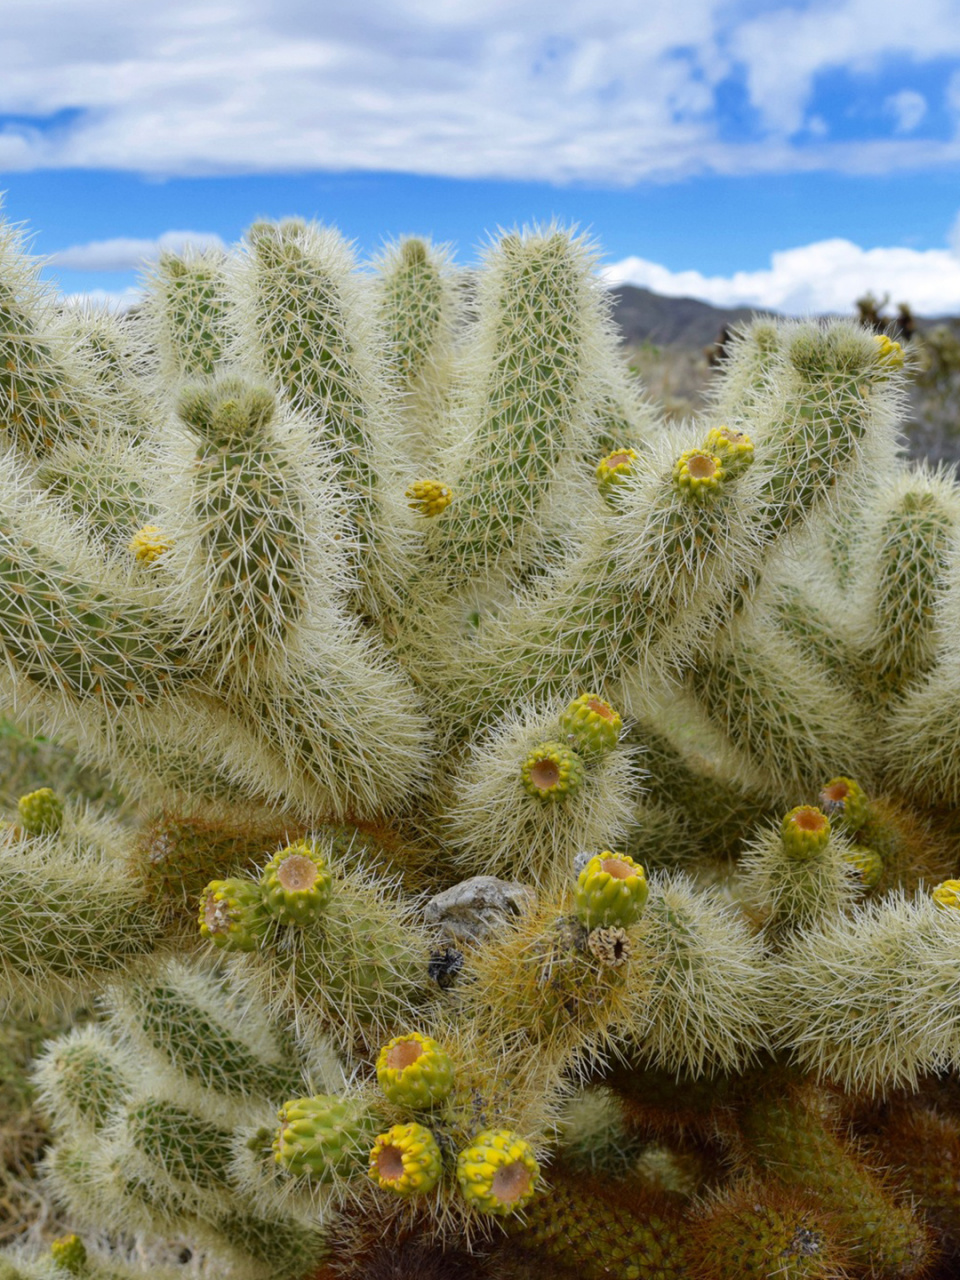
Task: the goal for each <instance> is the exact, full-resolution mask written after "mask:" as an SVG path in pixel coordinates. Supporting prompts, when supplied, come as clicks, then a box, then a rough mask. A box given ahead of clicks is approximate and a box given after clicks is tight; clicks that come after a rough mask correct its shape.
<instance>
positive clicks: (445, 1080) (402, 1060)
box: [377, 1031, 453, 1111]
mask: <svg viewBox="0 0 960 1280" xmlns="http://www.w3.org/2000/svg"><path fill="white" fill-rule="evenodd" d="M377 1080H378V1081H379V1083H380V1088H381V1089H382V1090H383V1093H384V1096H385V1097H386V1099H387V1101H388V1102H392V1103H393V1104H394V1105H395V1106H398V1107H410V1108H411V1109H412V1110H414V1111H420V1110H423V1109H424V1108H426V1107H432V1106H435V1105H436V1103H438V1102H442V1101H443V1099H444V1098H446V1097H447V1095H448V1094H449V1093H450V1091H451V1089H452V1088H453V1061H452V1060H451V1058H450V1055H449V1054H448V1053H447V1051H446V1050H445V1049H444V1048H443V1046H442V1045H440V1044H438V1043H437V1041H436V1040H431V1039H430V1037H429V1036H422V1035H420V1034H419V1032H416V1031H413V1032H411V1033H410V1034H409V1035H405V1036H394V1038H393V1039H392V1040H390V1041H389V1042H388V1043H387V1044H385V1045H384V1046H383V1048H382V1049H381V1050H380V1055H379V1057H378V1058H377Z"/></svg>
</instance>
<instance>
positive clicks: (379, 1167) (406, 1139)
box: [369, 1123, 443, 1196]
mask: <svg viewBox="0 0 960 1280" xmlns="http://www.w3.org/2000/svg"><path fill="white" fill-rule="evenodd" d="M369 1173H370V1177H371V1178H372V1179H373V1181H374V1182H375V1183H376V1184H377V1186H378V1187H382V1188H383V1189H384V1190H387V1191H393V1192H395V1193H396V1194H397V1195H400V1196H413V1195H424V1194H426V1192H428V1191H432V1190H433V1188H434V1187H435V1186H436V1185H437V1183H438V1182H439V1181H440V1178H441V1175H442V1174H443V1156H442V1154H441V1151H440V1147H439V1146H438V1145H437V1140H436V1138H435V1137H434V1136H433V1134H432V1133H431V1132H430V1130H429V1129H426V1128H424V1126H423V1125H422V1124H415V1123H411V1124H395V1125H394V1126H393V1127H392V1128H391V1129H388V1130H387V1132H386V1133H381V1134H379V1135H378V1137H377V1140H376V1142H374V1144H373V1149H372V1150H371V1152H370V1168H369Z"/></svg>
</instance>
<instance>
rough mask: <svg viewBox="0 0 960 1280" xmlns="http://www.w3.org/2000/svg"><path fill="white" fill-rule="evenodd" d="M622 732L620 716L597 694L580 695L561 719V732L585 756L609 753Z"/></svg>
mask: <svg viewBox="0 0 960 1280" xmlns="http://www.w3.org/2000/svg"><path fill="white" fill-rule="evenodd" d="M622 729H623V721H622V720H621V719H620V715H619V713H618V712H617V711H615V710H614V708H613V707H611V705H610V703H609V702H605V701H604V700H603V698H601V697H600V696H599V695H598V694H596V693H584V694H581V696H580V697H579V698H577V699H576V701H574V702H571V704H570V706H569V707H567V708H566V710H565V711H564V712H563V713H562V714H561V716H560V732H561V733H562V734H563V735H564V736H565V737H567V738H569V740H570V745H571V746H572V747H573V749H574V750H575V751H578V752H580V753H581V754H584V755H588V754H590V753H594V754H596V755H601V754H603V753H604V752H607V751H612V750H613V748H614V747H615V746H616V745H617V742H618V741H619V739H620V732H621V730H622Z"/></svg>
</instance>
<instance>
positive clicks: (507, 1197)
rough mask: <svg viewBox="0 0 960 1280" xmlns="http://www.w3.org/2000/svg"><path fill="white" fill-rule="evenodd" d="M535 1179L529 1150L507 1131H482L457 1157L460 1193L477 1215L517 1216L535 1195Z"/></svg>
mask: <svg viewBox="0 0 960 1280" xmlns="http://www.w3.org/2000/svg"><path fill="white" fill-rule="evenodd" d="M539 1178H540V1166H539V1164H538V1163H537V1158H536V1156H535V1154H534V1151H533V1147H531V1145H530V1143H529V1142H527V1141H526V1140H525V1139H523V1138H521V1137H520V1136H519V1135H518V1134H516V1133H513V1132H511V1130H509V1129H484V1130H483V1131H482V1132H481V1133H478V1134H476V1135H475V1136H474V1138H473V1140H472V1141H471V1143H470V1145H469V1147H466V1148H465V1149H464V1150H463V1151H461V1152H460V1154H459V1155H458V1156H457V1182H458V1183H459V1184H460V1191H461V1193H462V1194H463V1198H464V1200H466V1202H467V1204H469V1205H470V1206H471V1207H472V1208H474V1209H478V1210H479V1211H480V1212H481V1213H492V1214H496V1215H498V1216H500V1215H507V1214H511V1213H519V1212H520V1211H521V1209H523V1208H524V1207H525V1206H526V1205H527V1204H529V1202H530V1201H531V1200H532V1199H533V1197H534V1195H535V1194H536V1190H537V1183H538V1181H539Z"/></svg>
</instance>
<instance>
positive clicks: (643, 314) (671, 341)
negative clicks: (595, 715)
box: [610, 284, 774, 348]
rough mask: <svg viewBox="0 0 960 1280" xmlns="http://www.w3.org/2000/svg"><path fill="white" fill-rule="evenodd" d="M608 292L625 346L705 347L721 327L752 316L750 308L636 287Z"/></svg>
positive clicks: (625, 286)
mask: <svg viewBox="0 0 960 1280" xmlns="http://www.w3.org/2000/svg"><path fill="white" fill-rule="evenodd" d="M610 292H611V293H612V294H613V298H614V312H613V314H614V318H615V320H616V322H617V324H618V325H619V327H620V331H621V333H622V334H623V336H624V339H625V340H626V341H627V342H652V343H654V344H655V345H656V346H658V347H687V348H690V347H708V346H710V345H711V344H712V343H714V342H716V340H717V338H718V337H719V335H720V330H721V329H722V328H723V326H724V325H728V326H732V325H737V324H743V323H744V322H745V321H748V320H751V319H752V318H753V317H754V316H756V315H773V314H774V313H773V312H772V311H755V310H753V308H751V307H712V306H711V305H710V303H709V302H700V301H698V300H697V299H696V298H665V297H663V296H662V295H661V294H659V293H651V291H650V290H649V289H641V288H639V287H638V286H637V285H633V284H622V285H619V286H618V287H617V288H616V289H611V290H610Z"/></svg>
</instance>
